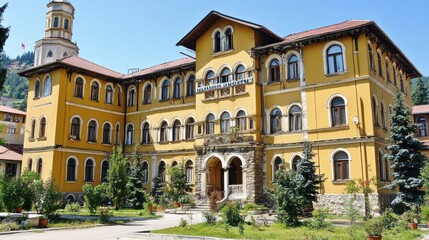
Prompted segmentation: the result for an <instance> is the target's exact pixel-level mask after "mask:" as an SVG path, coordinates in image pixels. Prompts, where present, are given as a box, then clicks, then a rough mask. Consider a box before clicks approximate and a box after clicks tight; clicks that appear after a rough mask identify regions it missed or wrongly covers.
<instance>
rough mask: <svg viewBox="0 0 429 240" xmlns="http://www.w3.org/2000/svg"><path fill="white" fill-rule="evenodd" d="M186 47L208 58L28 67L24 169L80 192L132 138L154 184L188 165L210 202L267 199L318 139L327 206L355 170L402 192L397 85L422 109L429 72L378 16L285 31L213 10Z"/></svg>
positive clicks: (377, 198) (132, 149)
mask: <svg viewBox="0 0 429 240" xmlns="http://www.w3.org/2000/svg"><path fill="white" fill-rule="evenodd" d="M177 45H180V46H184V47H186V48H188V49H190V50H193V51H195V58H184V59H179V60H175V61H172V62H168V63H163V64H160V65H156V66H153V67H150V68H147V69H144V70H141V71H138V72H135V73H132V74H129V75H123V74H120V73H116V72H114V71H111V70H109V69H106V68H104V67H101V66H99V65H96V64H94V63H91V62H89V61H87V60H84V59H82V58H79V57H78V56H75V55H74V56H68V57H65V58H63V59H60V60H57V61H55V62H52V63H46V64H42V65H39V66H35V67H34V68H31V69H28V70H25V71H23V72H21V75H22V76H26V77H28V78H29V80H30V86H29V97H28V99H29V100H28V110H27V114H28V119H29V120H28V121H27V125H28V126H27V128H28V129H30V131H29V132H28V133H27V135H26V137H25V144H24V148H25V149H24V163H23V165H24V166H27V168H28V169H33V170H36V171H39V172H40V173H41V174H42V176H43V178H47V177H50V176H52V177H53V178H54V179H55V180H56V182H57V183H58V184H59V185H60V189H61V191H62V192H64V194H65V196H68V197H69V198H70V199H75V198H79V196H80V195H81V188H82V185H83V184H84V183H91V184H94V185H97V184H99V183H100V182H102V181H103V180H104V178H105V175H106V173H107V169H108V167H109V163H108V161H107V157H106V156H107V154H108V152H110V151H111V150H112V146H114V145H115V144H124V145H125V151H126V153H127V154H128V155H129V156H130V159H133V158H132V156H135V153H136V152H139V153H140V156H141V158H142V161H143V163H144V167H145V168H146V169H147V176H146V177H145V179H144V180H145V182H146V183H147V184H146V187H147V188H149V187H150V185H151V180H152V179H153V178H154V177H156V176H159V177H160V178H161V179H162V180H163V181H168V176H166V168H167V167H168V166H175V165H177V164H183V166H184V167H185V169H186V172H187V175H188V181H189V182H190V183H192V184H194V192H195V193H196V196H198V197H199V198H202V199H204V198H206V197H207V196H208V194H209V193H210V192H211V191H213V190H214V189H217V190H219V191H221V192H222V193H223V196H224V199H230V200H243V201H248V202H258V203H259V202H264V201H265V200H266V198H265V196H264V193H263V189H264V187H268V188H270V187H272V186H273V181H274V173H275V171H276V170H277V169H279V167H280V165H285V166H286V168H288V169H296V167H297V162H298V161H299V159H300V158H301V151H302V143H303V142H304V141H309V142H312V143H313V150H314V153H315V157H314V159H313V160H314V161H315V162H316V164H317V165H318V166H319V167H318V172H319V173H323V174H325V177H327V180H326V181H325V183H324V184H323V186H322V189H321V193H322V194H321V199H320V203H319V204H320V205H321V206H323V207H330V208H332V209H333V211H335V208H336V207H335V206H334V205H335V204H333V203H338V202H342V201H343V200H344V198H346V197H347V195H344V194H343V193H344V191H345V185H346V182H347V181H350V180H352V179H362V180H369V179H372V178H374V179H378V181H377V186H374V190H375V193H374V194H372V195H371V201H372V203H373V206H374V210H376V209H378V207H380V206H381V207H382V206H383V204H384V203H385V202H387V201H388V197H389V195H391V194H393V193H392V192H388V191H386V190H380V187H382V186H383V185H384V184H386V183H387V182H389V181H390V180H391V173H390V169H389V166H390V163H389V162H387V161H386V160H385V159H383V154H384V153H385V151H386V150H385V149H386V148H385V147H386V145H387V144H388V137H389V120H388V114H389V113H390V111H391V106H392V104H393V96H394V93H395V91H396V89H399V91H401V92H402V93H403V95H404V97H405V99H406V103H407V104H408V105H409V106H411V105H412V103H411V87H410V79H411V78H413V77H418V76H421V74H420V73H419V72H418V70H417V69H416V68H415V67H414V66H413V64H412V63H411V62H410V61H409V60H408V59H407V58H406V57H405V56H404V54H403V53H402V52H401V51H400V49H398V48H397V47H396V45H395V44H394V43H393V42H392V41H391V40H390V39H389V38H388V36H387V35H386V34H385V33H384V32H383V31H382V30H381V29H380V28H379V27H378V26H377V25H376V24H375V23H374V22H372V21H354V20H351V21H346V22H342V23H339V24H334V25H330V26H326V27H322V28H318V29H314V30H309V31H305V32H302V33H297V34H292V35H288V36H286V37H284V38H282V37H279V36H278V35H276V34H275V33H273V32H271V31H270V30H269V29H267V28H265V27H264V26H261V25H259V24H255V23H251V22H248V21H244V20H241V19H237V18H234V17H231V16H227V15H224V14H221V13H219V12H216V11H212V12H210V13H209V14H208V15H207V16H206V17H205V18H204V19H202V20H201V21H200V22H199V23H198V24H197V25H196V26H195V27H194V28H193V29H192V30H191V31H190V32H189V33H188V34H186V35H185V36H184V37H183V38H182V39H181V40H180V41H179V42H178V43H177ZM46 79H49V81H50V83H49V84H48V86H51V87H50V88H49V89H48V90H47V89H46V88H45V87H44V86H46V83H45V82H46ZM46 91H47V92H48V93H49V94H45V92H46ZM32 126H34V127H32ZM46 126H49V131H46ZM133 161H134V160H130V165H132V164H133ZM339 211H340V210H339Z"/></svg>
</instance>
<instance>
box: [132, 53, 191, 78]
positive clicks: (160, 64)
mask: <svg viewBox="0 0 429 240" xmlns="http://www.w3.org/2000/svg"><path fill="white" fill-rule="evenodd" d="M184 59H193V58H191V57H183V58H178V59H175V60H171V61H167V62H163V63H159V64H156V65H153V66H150V67H147V68H143V69H141V70H140V71H138V72H135V73H132V74H138V73H139V72H143V71H145V70H148V69H151V68H154V67H158V66H162V65H165V64H169V63H173V62H177V61H180V60H184ZM129 75H131V74H129Z"/></svg>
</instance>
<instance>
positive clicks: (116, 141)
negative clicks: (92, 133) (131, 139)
mask: <svg viewBox="0 0 429 240" xmlns="http://www.w3.org/2000/svg"><path fill="white" fill-rule="evenodd" d="M115 145H119V123H117V124H116V127H115Z"/></svg>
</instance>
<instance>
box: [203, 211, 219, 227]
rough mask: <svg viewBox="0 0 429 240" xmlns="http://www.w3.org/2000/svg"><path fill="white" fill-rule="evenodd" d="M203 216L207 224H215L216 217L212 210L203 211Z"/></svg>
mask: <svg viewBox="0 0 429 240" xmlns="http://www.w3.org/2000/svg"><path fill="white" fill-rule="evenodd" d="M203 217H204V219H205V220H206V223H208V224H209V225H215V224H216V220H217V218H216V216H215V215H214V213H213V212H205V213H203Z"/></svg>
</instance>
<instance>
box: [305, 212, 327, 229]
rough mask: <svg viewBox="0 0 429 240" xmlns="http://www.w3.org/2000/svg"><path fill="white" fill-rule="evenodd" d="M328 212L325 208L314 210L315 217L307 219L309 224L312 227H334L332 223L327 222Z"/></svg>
mask: <svg viewBox="0 0 429 240" xmlns="http://www.w3.org/2000/svg"><path fill="white" fill-rule="evenodd" d="M327 217H328V213H327V212H326V211H323V210H314V211H313V218H312V219H310V220H308V221H307V226H308V227H309V228H311V229H317V230H319V229H326V228H330V227H332V223H330V222H327V221H326V218H327Z"/></svg>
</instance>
